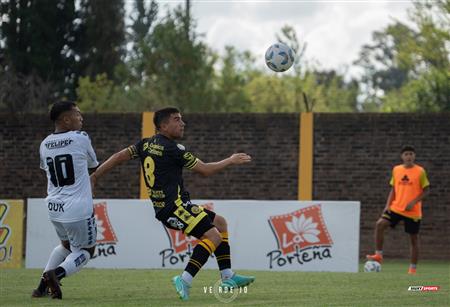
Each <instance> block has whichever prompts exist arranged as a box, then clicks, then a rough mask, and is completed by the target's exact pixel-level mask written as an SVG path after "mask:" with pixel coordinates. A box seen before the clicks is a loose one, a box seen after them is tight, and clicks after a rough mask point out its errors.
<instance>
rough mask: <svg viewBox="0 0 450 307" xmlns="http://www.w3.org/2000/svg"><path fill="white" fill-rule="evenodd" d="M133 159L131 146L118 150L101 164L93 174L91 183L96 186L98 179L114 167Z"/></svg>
mask: <svg viewBox="0 0 450 307" xmlns="http://www.w3.org/2000/svg"><path fill="white" fill-rule="evenodd" d="M128 160H131V154H130V151H129V148H124V149H122V150H121V151H119V152H116V153H115V154H113V155H112V156H111V157H109V158H108V160H106V161H105V162H104V163H102V164H100V166H99V167H97V169H96V170H95V172H93V173H92V174H91V184H92V187H94V185H95V183H96V182H97V179H98V178H100V177H102V176H103V175H105V174H106V173H108V172H109V171H110V170H111V169H113V168H114V167H116V166H118V165H120V164H122V163H124V162H125V161H128Z"/></svg>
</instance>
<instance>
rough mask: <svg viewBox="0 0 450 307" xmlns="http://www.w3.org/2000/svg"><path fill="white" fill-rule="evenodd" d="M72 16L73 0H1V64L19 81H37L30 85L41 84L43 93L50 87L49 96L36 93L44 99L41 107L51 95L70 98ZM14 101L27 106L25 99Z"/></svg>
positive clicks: (73, 58)
mask: <svg viewBox="0 0 450 307" xmlns="http://www.w3.org/2000/svg"><path fill="white" fill-rule="evenodd" d="M75 18H76V16H75V1H74V0H67V1H66V0H55V1H50V2H46V3H45V5H43V4H42V3H41V2H40V1H37V0H28V1H15V0H3V1H1V2H0V41H2V42H3V44H0V60H2V61H1V62H0V65H1V66H2V67H3V69H5V70H7V71H8V72H9V73H10V74H11V73H12V74H14V75H15V76H14V78H16V79H19V80H22V81H21V82H26V81H25V80H30V79H33V80H37V81H36V82H34V83H33V85H32V86H35V87H38V88H39V86H41V85H42V84H43V88H42V91H43V92H46V91H47V90H48V88H49V87H51V88H52V92H51V94H52V95H38V96H40V98H41V99H45V100H46V101H44V102H43V105H44V106H45V105H46V103H49V102H51V100H52V97H51V96H54V97H61V96H69V97H73V92H74V82H75V79H74V77H73V75H72V72H73V71H72V66H73V65H74V63H75V57H74V54H73V53H72V52H70V51H71V49H72V48H73V46H74V31H73V22H74V20H75ZM0 87H1V86H0ZM1 89H3V88H1ZM1 89H0V90H1ZM15 90H17V91H19V90H23V89H21V88H20V87H17V88H16V89H15ZM37 90H39V89H37ZM17 104H22V106H23V111H26V110H27V106H28V105H29V103H27V102H26V101H17Z"/></svg>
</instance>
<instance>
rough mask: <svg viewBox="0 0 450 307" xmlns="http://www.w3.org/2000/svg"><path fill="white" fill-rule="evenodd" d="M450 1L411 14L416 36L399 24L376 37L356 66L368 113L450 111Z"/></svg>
mask: <svg viewBox="0 0 450 307" xmlns="http://www.w3.org/2000/svg"><path fill="white" fill-rule="evenodd" d="M449 14H450V1H448V0H440V1H420V2H419V1H418V2H414V9H413V10H412V11H411V12H410V19H411V21H412V22H414V24H415V28H416V30H413V29H411V28H410V27H408V26H406V25H404V24H401V23H399V22H396V23H395V24H394V25H389V26H388V27H387V28H386V29H384V30H383V31H381V32H374V36H373V38H374V40H375V43H374V44H373V45H366V46H364V47H363V49H362V51H361V53H360V59H359V60H358V61H357V64H359V65H361V66H362V67H363V68H364V69H365V74H364V76H363V77H362V79H361V81H362V84H363V86H362V89H363V97H364V100H365V101H364V103H363V109H364V110H381V111H387V112H399V111H401V112H415V111H419V112H439V111H449V110H450V78H449V71H450V56H449V54H450V18H449V17H448V16H450V15H449Z"/></svg>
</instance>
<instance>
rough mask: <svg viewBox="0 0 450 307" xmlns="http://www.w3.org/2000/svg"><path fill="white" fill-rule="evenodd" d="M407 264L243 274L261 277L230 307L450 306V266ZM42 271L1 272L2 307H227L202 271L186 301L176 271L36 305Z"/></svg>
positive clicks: (67, 288)
mask: <svg viewBox="0 0 450 307" xmlns="http://www.w3.org/2000/svg"><path fill="white" fill-rule="evenodd" d="M407 266H408V264H407V261H388V262H387V263H385V264H384V265H383V271H382V272H380V273H364V272H359V273H328V272H320V273H309V272H308V273H303V272H262V271H240V272H239V273H244V274H248V275H254V276H256V281H255V283H254V284H252V285H250V286H249V287H248V291H247V293H241V294H238V296H237V298H236V299H235V300H234V301H232V303H229V304H228V306H263V305H264V306H450V301H449V293H450V292H449V286H450V285H449V283H450V270H449V268H450V266H449V263H448V262H442V261H441V262H439V261H422V262H421V263H420V264H419V267H418V274H417V275H416V276H410V275H408V274H406V271H407ZM40 273H41V271H40V270H31V269H0V306H223V305H225V304H224V303H221V302H220V301H219V300H217V299H216V297H215V296H214V294H211V293H209V292H208V293H204V288H203V287H209V286H213V285H214V283H215V282H216V281H217V280H218V272H217V271H215V270H204V271H201V272H200V273H199V274H198V275H197V277H196V279H195V281H194V284H193V287H192V290H191V298H190V300H189V301H187V302H182V301H180V300H179V299H178V298H177V296H176V294H175V291H174V289H173V287H172V285H171V283H170V279H171V277H172V276H174V275H176V274H179V271H174V270H111V269H109V270H106V269H84V270H82V271H81V272H80V273H78V274H76V275H74V276H71V277H69V278H67V279H64V280H63V287H62V290H63V300H62V301H58V300H52V299H50V298H39V299H32V298H31V297H30V294H31V290H32V289H33V288H35V287H36V285H37V282H38V278H39V275H40ZM408 286H440V290H439V291H437V292H410V291H408V290H407V289H408Z"/></svg>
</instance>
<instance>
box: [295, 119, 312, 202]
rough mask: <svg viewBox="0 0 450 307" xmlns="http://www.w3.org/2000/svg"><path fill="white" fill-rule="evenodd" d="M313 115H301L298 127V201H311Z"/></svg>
mask: <svg viewBox="0 0 450 307" xmlns="http://www.w3.org/2000/svg"><path fill="white" fill-rule="evenodd" d="M313 119H314V117H313V113H301V114H300V125H299V129H300V131H299V135H300V142H299V163H298V165H299V166H298V199H299V200H312V187H313V145H314V144H313V143H314V142H313V139H314V135H313V134H314V121H313Z"/></svg>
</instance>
